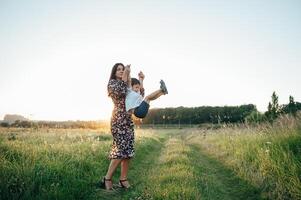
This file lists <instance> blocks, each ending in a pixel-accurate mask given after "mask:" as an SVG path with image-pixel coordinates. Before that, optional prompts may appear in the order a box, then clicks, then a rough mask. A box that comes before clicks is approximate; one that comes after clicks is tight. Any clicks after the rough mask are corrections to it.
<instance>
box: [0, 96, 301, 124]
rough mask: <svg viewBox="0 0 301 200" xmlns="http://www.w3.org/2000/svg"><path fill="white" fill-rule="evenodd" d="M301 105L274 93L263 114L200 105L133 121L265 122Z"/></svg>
mask: <svg viewBox="0 0 301 200" xmlns="http://www.w3.org/2000/svg"><path fill="white" fill-rule="evenodd" d="M299 110H301V103H299V102H295V100H294V97H292V96H289V102H288V104H283V105H280V104H279V102H278V95H277V94H276V92H273V94H272V96H271V101H270V102H269V103H268V106H267V111H266V112H264V113H261V112H259V111H258V110H257V108H256V106H255V105H253V104H247V105H240V106H214V107H213V106H200V107H183V106H181V107H177V108H154V109H150V110H149V113H148V115H147V116H146V118H144V119H143V120H140V119H137V118H134V123H135V124H171V125H173V124H191V125H193V124H207V123H211V124H220V123H244V122H248V123H262V122H273V121H274V120H275V119H276V118H277V117H279V116H280V115H282V114H290V115H293V116H296V114H297V112H298V111H299ZM0 126H2V127H22V128H89V129H98V128H104V127H105V128H108V127H109V124H108V122H101V121H79V120H78V121H64V122H56V121H29V120H24V121H22V120H16V121H15V122H14V123H8V122H1V123H0Z"/></svg>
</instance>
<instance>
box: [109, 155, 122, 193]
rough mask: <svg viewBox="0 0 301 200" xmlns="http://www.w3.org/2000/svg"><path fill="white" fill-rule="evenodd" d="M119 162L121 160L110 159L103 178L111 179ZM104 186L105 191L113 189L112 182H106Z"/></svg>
mask: <svg viewBox="0 0 301 200" xmlns="http://www.w3.org/2000/svg"><path fill="white" fill-rule="evenodd" d="M121 161H122V160H121V159H112V160H111V163H110V166H109V169H108V172H107V175H106V177H105V178H106V179H112V176H113V174H114V172H115V170H116V169H117V167H118V165H119V164H120V162H121ZM105 184H106V188H107V189H110V188H112V187H113V184H112V181H106V182H105Z"/></svg>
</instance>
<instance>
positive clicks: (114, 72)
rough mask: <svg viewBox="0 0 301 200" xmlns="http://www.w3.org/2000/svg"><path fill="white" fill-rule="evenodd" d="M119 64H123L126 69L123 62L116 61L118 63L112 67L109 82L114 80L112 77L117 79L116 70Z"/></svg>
mask: <svg viewBox="0 0 301 200" xmlns="http://www.w3.org/2000/svg"><path fill="white" fill-rule="evenodd" d="M119 65H121V66H122V67H123V69H124V65H123V64H122V63H116V64H115V65H114V66H113V68H112V71H111V75H110V79H109V82H110V80H112V79H116V71H117V68H118V66H119ZM108 96H110V95H109V89H108Z"/></svg>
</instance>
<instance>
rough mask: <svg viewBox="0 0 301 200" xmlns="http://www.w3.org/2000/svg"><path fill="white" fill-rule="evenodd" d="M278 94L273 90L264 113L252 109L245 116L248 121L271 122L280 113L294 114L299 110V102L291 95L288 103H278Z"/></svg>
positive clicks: (300, 105)
mask: <svg viewBox="0 0 301 200" xmlns="http://www.w3.org/2000/svg"><path fill="white" fill-rule="evenodd" d="M278 99H279V97H278V95H277V94H276V92H273V94H272V99H271V101H270V102H269V104H268V110H267V111H266V112H265V113H260V112H258V111H253V112H252V113H251V114H250V115H249V116H247V117H246V121H248V122H265V121H269V122H273V121H274V120H275V119H276V118H277V117H279V116H280V115H282V114H289V115H292V116H294V117H295V116H296V114H297V112H298V110H301V103H299V102H295V100H294V97H293V96H289V103H288V104H283V105H279V102H278Z"/></svg>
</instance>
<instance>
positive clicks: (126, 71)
mask: <svg viewBox="0 0 301 200" xmlns="http://www.w3.org/2000/svg"><path fill="white" fill-rule="evenodd" d="M124 73H127V74H130V73H131V65H126V66H125V67H124Z"/></svg>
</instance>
